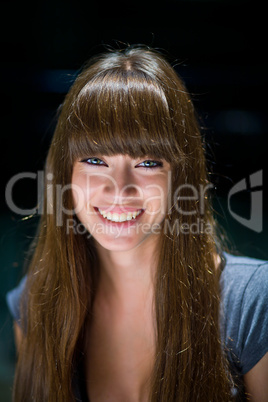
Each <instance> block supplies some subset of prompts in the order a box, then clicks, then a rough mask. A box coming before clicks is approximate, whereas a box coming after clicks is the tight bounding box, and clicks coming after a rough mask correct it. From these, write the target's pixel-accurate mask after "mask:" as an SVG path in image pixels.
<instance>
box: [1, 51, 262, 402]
mask: <svg viewBox="0 0 268 402" xmlns="http://www.w3.org/2000/svg"><path fill="white" fill-rule="evenodd" d="M203 147H204V144H203V141H202V137H201V135H200V131H199V127H198V123H197V120H196V117H195V112H194V108H193V105H192V103H191V100H190V97H189V95H188V94H187V91H186V89H185V87H184V85H183V83H182V81H181V80H180V79H179V78H178V76H177V74H176V73H175V71H174V70H173V68H172V67H171V66H170V65H169V63H168V62H167V61H166V60H165V58H164V57H163V56H162V55H161V54H160V53H158V52H156V51H154V50H152V49H149V48H147V47H139V46H131V47H128V48H127V49H126V50H124V51H114V52H108V53H105V54H102V55H100V56H98V57H96V58H94V59H92V60H91V61H90V63H89V64H88V65H87V66H86V67H85V68H84V70H83V71H82V73H81V74H80V75H79V76H78V77H77V79H76V81H75V83H74V84H73V86H72V88H71V89H70V91H69V93H68V94H67V96H66V99H65V101H64V104H63V105H62V107H61V110H60V114H59V120H58V124H57V127H56V130H55V134H54V137H53V140H52V144H51V147H50V150H49V154H48V158H47V163H46V175H45V176H46V177H49V178H50V179H51V178H52V179H51V180H50V181H49V186H48V183H45V188H46V189H49V191H48V192H47V194H45V196H44V205H45V208H44V214H43V215H42V217H41V221H40V228H39V232H38V235H37V238H36V247H35V252H34V254H33V257H32V261H31V264H30V267H29V270H28V274H27V278H26V279H24V280H23V282H22V284H21V286H20V288H19V289H17V290H15V293H14V292H13V293H12V292H11V293H10V295H9V297H8V301H9V305H10V308H11V310H12V311H15V310H16V308H15V309H14V308H13V307H14V305H15V304H16V306H17V305H18V304H20V314H14V316H15V318H16V320H17V322H18V323H19V325H20V328H21V329H20V330H19V329H18V328H19V327H18V324H16V331H17V333H18V334H19V335H17V338H20V341H19V342H18V343H19V355H18V364H17V369H16V377H15V383H14V401H16V402H20V401H30V400H33V401H40V400H42V401H50V402H54V401H59V402H66V401H74V400H76V401H81V400H83V401H87V400H90V401H91V402H92V401H93V402H94V401H97V402H101V401H108V400H109V401H122V402H123V401H130V402H131V401H133V402H136V401H149V400H151V401H161V402H166V401H181V402H187V401H189V402H192V401H230V400H231V399H232V398H235V397H236V395H238V396H239V397H241V396H245V392H244V389H243V381H241V379H242V376H243V375H244V374H245V373H246V372H250V369H252V368H253V367H256V365H257V363H258V361H259V360H260V359H261V358H262V357H263V356H264V355H265V353H266V351H267V331H265V330H263V331H260V330H258V331H257V328H260V326H259V324H258V323H259V322H260V320H261V322H262V325H263V326H264V328H267V325H268V324H267V318H265V316H264V314H263V311H264V307H263V306H264V305H265V302H264V303H261V302H259V304H258V306H259V309H258V313H257V312H256V313H254V317H253V318H254V320H253V321H254V325H253V326H252V325H251V324H250V323H252V317H251V316H250V315H247V314H246V312H247V311H251V312H252V311H253V310H252V308H251V307H250V303H249V301H250V302H251V300H252V302H253V303H255V301H256V299H254V298H253V297H252V293H251V295H248V296H246V295H247V293H246V289H250V288H254V286H255V285H254V284H255V283H257V282H256V281H257V280H258V292H257V293H258V294H256V298H257V297H258V296H259V295H260V294H261V293H262V291H261V287H262V286H264V284H265V283H267V270H265V269H263V267H265V264H264V265H263V263H262V262H256V261H255V260H250V259H245V260H243V261H240V260H239V261H238V260H237V259H236V258H235V257H231V256H230V255H228V254H226V253H223V250H222V247H221V244H220V241H219V239H218V238H217V235H216V229H215V228H216V225H215V222H214V219H213V216H212V212H211V207H210V200H209V197H208V196H207V194H205V191H204V190H203V191H199V189H206V188H207V187H208V185H209V182H208V179H207V172H206V162H205V157H204V149H203ZM48 175H49V176H48ZM51 189H52V190H53V191H51ZM59 189H61V191H60V197H59V191H57V190H59ZM70 220H71V222H72V225H70ZM200 222H202V224H203V226H202V227H201V226H200ZM78 225H82V227H83V228H84V230H82V231H79V232H78V231H77V230H75V228H77V227H78ZM70 227H72V228H73V230H70ZM203 227H206V228H209V230H203V229H202V228H203ZM186 229H187V230H186ZM194 229H195V230H194ZM197 229H198V230H197ZM235 265H236V266H239V267H242V268H243V267H245V266H246V267H247V269H245V270H244V271H243V270H242V269H240V270H235V269H234V266H235ZM249 267H250V268H249ZM266 267H267V266H266ZM242 271H243V272H245V274H244V276H243V280H241V281H240V282H239V283H240V285H239V286H237V283H238V282H237V279H238V280H240V276H239V275H241V272H242ZM253 276H254V277H255V279H254V281H253V282H252V278H253ZM241 277H242V276H241ZM256 278H257V279H256ZM236 287H237V289H239V292H238V291H234V289H235V288H236ZM241 295H243V296H241ZM245 297H247V298H246V299H245ZM265 297H266V298H267V292H266V296H265V292H264V291H263V300H265ZM234 298H235V299H234ZM220 306H222V309H221V311H222V312H221V311H220ZM243 306H247V307H248V310H245V309H243V308H244V307H243ZM16 311H17V310H16ZM241 312H242V313H241ZM230 317H231V318H232V320H230ZM240 319H241V320H240ZM240 321H241V322H242V323H243V325H244V327H243V328H244V333H243V334H242V335H243V337H242V338H243V340H241V339H240V337H239V336H238V333H239V334H240V335H241V327H239V323H240ZM247 331H249V333H250V334H251V337H247V333H248V332H247ZM252 334H254V336H252ZM245 339H246V341H245ZM256 340H257V341H258V342H257V344H258V347H257V348H256V347H255V346H254V345H256V342H255V341H256ZM260 344H262V345H264V346H263V347H260ZM241 345H243V346H241ZM245 351H246V352H247V353H246V352H245ZM249 356H250V357H249ZM252 356H253V358H252ZM239 360H240V361H239ZM264 364H265V363H264ZM265 367H266V366H265ZM265 370H267V367H266V368H265ZM251 383H252V381H251V382H250V381H248V382H246V384H251ZM263 383H264V382H263V381H262V385H261V388H262V389H263ZM247 391H248V392H251V387H250V386H249V389H247ZM263 400H264V399H263Z"/></svg>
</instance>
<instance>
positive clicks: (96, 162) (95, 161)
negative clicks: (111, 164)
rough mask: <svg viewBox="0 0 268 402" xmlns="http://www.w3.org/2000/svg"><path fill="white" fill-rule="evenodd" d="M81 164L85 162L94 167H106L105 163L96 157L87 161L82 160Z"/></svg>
mask: <svg viewBox="0 0 268 402" xmlns="http://www.w3.org/2000/svg"><path fill="white" fill-rule="evenodd" d="M81 162H86V163H88V164H89V165H94V166H100V165H101V166H107V165H106V163H105V162H103V160H101V159H100V158H97V157H95V156H94V157H93V158H88V159H84V160H82V161H81Z"/></svg>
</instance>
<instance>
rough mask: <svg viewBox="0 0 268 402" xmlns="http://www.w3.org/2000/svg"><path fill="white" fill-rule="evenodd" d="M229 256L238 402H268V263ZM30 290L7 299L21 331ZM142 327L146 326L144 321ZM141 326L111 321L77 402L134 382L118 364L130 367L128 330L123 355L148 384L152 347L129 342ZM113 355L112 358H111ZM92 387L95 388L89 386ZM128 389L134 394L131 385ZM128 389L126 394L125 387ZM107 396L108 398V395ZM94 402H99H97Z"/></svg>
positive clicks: (224, 319) (225, 281)
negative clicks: (24, 296)
mask: <svg viewBox="0 0 268 402" xmlns="http://www.w3.org/2000/svg"><path fill="white" fill-rule="evenodd" d="M223 255H224V258H225V262H224V265H223V268H222V273H221V278H220V286H221V292H222V298H221V305H222V311H221V321H220V327H221V337H222V342H223V345H224V350H225V352H226V353H227V357H228V361H229V364H230V366H231V371H232V375H233V378H234V382H235V387H234V388H233V393H234V395H235V396H236V398H237V400H239V398H241V399H244V398H246V396H245V395H247V394H250V395H251V397H250V400H252V401H258V402H260V401H266V400H267V395H268V390H267V381H266V379H267V375H268V361H267V360H268V359H267V352H268V312H267V306H268V262H266V261H261V260H257V259H253V258H247V257H241V256H233V255H230V254H228V253H224V254H223ZM24 285H25V278H24V279H23V280H22V281H21V283H20V285H19V286H18V287H17V288H15V289H14V290H12V291H10V292H9V293H8V295H7V302H8V306H9V309H10V311H11V313H12V315H13V318H14V320H15V322H16V323H17V324H18V325H20V324H19V323H20V313H19V300H20V296H21V293H22V291H23V288H24ZM139 314H140V318H142V317H143V316H144V312H141V311H140V312H139ZM126 317H127V316H126ZM140 321H141V322H142V325H144V324H143V323H144V321H143V320H140ZM102 322H104V321H102ZM135 323H137V320H135V317H133V316H132V315H130V316H129V315H128V319H127V320H123V327H122V326H121V327H120V326H117V327H116V325H115V322H114V321H113V319H112V318H111V317H110V318H109V321H108V320H106V324H105V326H104V328H103V329H105V330H103V331H100V332H99V333H101V334H102V337H101V338H99V339H98V338H97V337H94V341H93V342H94V347H93V348H94V350H95V353H93V354H92V353H91V356H92V355H93V356H94V357H93V358H92V360H91V361H89V360H87V364H86V366H87V367H88V370H86V371H89V366H90V363H91V365H92V367H93V368H94V373H95V374H94V379H91V378H90V380H89V378H88V379H87V376H86V375H85V374H84V373H83V367H79V368H78V369H77V371H76V375H75V377H74V384H73V385H74V389H75V394H76V397H77V400H79V399H80V398H82V400H83V401H84V400H86V399H85V398H87V395H90V394H92V392H91V393H90V391H89V389H90V387H92V388H94V382H95V387H96V385H97V384H98V383H100V385H97V387H99V386H100V387H101V388H105V386H106V387H107V388H108V390H109V386H110V384H109V383H110V381H111V382H112V383H113V386H114V388H116V389H120V383H121V382H122V381H124V380H123V378H128V379H129V380H130V381H131V380H132V378H131V376H129V377H127V376H125V374H123V373H122V372H121V374H120V370H126V367H124V368H122V367H120V364H118V365H117V362H118V361H119V362H121V363H124V360H123V359H121V360H120V354H119V353H118V343H119V342H118V340H119V339H121V338H120V336H119V332H118V331H120V330H121V331H122V330H124V339H125V345H124V346H123V348H121V353H122V354H125V356H127V359H128V362H129V363H130V364H134V365H137V363H140V366H139V372H140V373H141V376H143V380H144V379H146V375H144V374H146V373H148V364H149V369H150V368H151V367H150V361H151V360H150V359H151V356H152V345H150V344H148V343H147V344H146V347H145V344H144V343H143V342H140V343H139V345H138V347H137V345H136V347H135V345H133V343H131V342H133V339H132V340H131V339H130V338H127V336H128V337H129V336H130V334H131V333H133V328H131V326H133V325H135ZM100 325H101V322H100ZM128 329H130V331H129V330H128ZM19 331H20V330H19ZM108 331H109V332H108ZM136 332H141V333H142V334H143V335H144V334H145V333H146V328H145V330H144V332H142V331H141V328H136ZM150 337H151V338H152V334H150V336H147V337H146V339H150ZM135 339H136V342H139V341H138V340H137V337H136V338H135ZM110 343H112V347H109V346H108V345H109V344H110ZM141 346H142V348H143V349H142V351H141V352H142V353H141V354H139V355H138V356H139V357H140V356H141V355H142V356H143V357H144V360H143V361H141V362H137V359H135V357H134V356H133V353H134V354H135V350H136V349H138V348H140V347H141ZM132 348H133V349H132ZM119 350H120V349H119ZM108 352H109V353H110V354H108V355H107V353H108ZM99 360H101V361H102V363H103V364H102V365H100V364H99V365H98V361H99ZM144 362H146V363H147V364H144ZM125 363H126V362H125ZM141 367H143V370H141ZM96 368H97V370H96ZM116 369H117V370H118V372H116ZM98 370H99V371H98ZM98 376H99V380H98ZM124 376H125V377H124ZM104 378H105V379H106V380H105V381H104ZM87 383H89V384H88V385H87ZM125 385H126V388H128V384H125ZM122 389H123V390H124V387H122ZM105 391H106V392H107V389H106V390H105ZM245 393H246V394H245ZM115 398H116V397H115ZM92 400H93V401H94V398H92ZM96 400H98V399H96Z"/></svg>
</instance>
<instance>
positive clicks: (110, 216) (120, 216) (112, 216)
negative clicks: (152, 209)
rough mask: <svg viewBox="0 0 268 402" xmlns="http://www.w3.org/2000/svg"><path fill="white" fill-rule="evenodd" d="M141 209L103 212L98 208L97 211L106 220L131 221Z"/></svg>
mask: <svg viewBox="0 0 268 402" xmlns="http://www.w3.org/2000/svg"><path fill="white" fill-rule="evenodd" d="M142 211H143V210H142V209H138V210H137V211H133V212H127V213H125V212H122V213H118V212H105V211H102V210H101V209H99V208H98V212H99V213H100V214H101V216H102V217H103V218H104V219H107V220H108V221H112V222H126V221H132V220H134V219H136V218H137V217H138V216H139V215H140V214H141V213H142Z"/></svg>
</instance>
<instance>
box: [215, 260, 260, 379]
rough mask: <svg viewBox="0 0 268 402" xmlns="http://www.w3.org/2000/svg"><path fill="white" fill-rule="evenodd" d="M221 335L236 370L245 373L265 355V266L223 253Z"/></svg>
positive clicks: (258, 262)
mask: <svg viewBox="0 0 268 402" xmlns="http://www.w3.org/2000/svg"><path fill="white" fill-rule="evenodd" d="M224 258H225V261H226V263H225V267H224V269H223V271H222V274H221V279H220V286H221V302H222V310H221V333H222V337H223V340H224V343H225V345H226V347H227V350H228V352H227V353H229V359H232V362H233V364H234V365H235V366H236V369H237V370H238V371H239V372H240V373H241V374H245V373H247V372H248V371H249V370H250V369H251V368H252V367H254V366H255V364H257V363H258V361H259V360H260V359H261V358H262V357H263V356H264V355H265V353H266V352H267V351H268V314H267V306H268V262H267V261H262V260H258V259H254V258H249V257H240V256H233V255H230V254H227V253H224Z"/></svg>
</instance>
